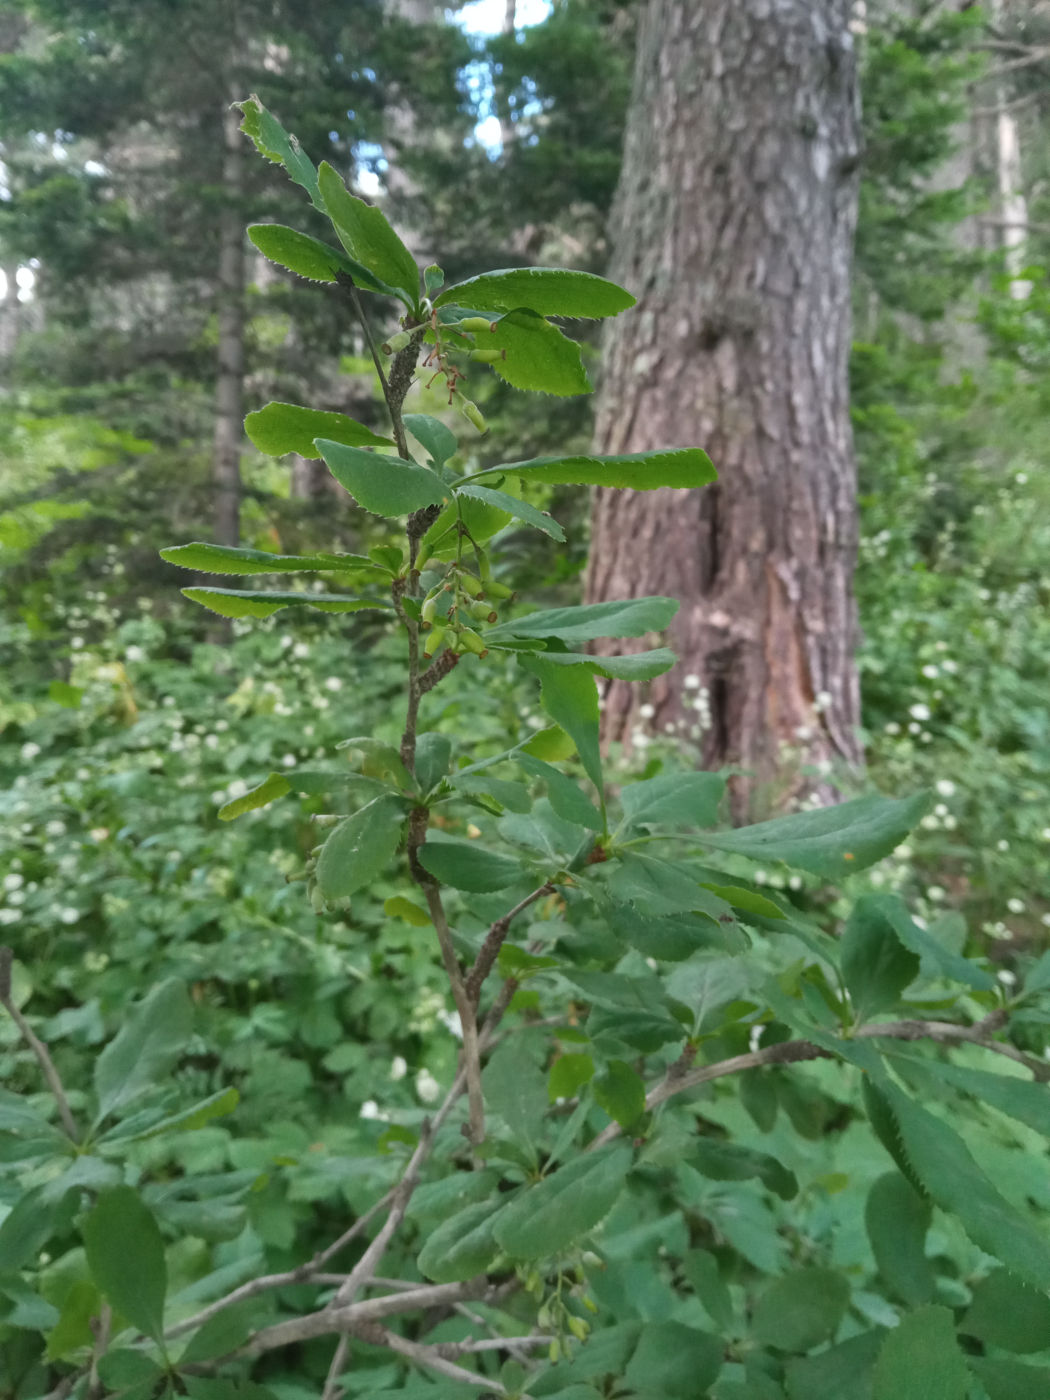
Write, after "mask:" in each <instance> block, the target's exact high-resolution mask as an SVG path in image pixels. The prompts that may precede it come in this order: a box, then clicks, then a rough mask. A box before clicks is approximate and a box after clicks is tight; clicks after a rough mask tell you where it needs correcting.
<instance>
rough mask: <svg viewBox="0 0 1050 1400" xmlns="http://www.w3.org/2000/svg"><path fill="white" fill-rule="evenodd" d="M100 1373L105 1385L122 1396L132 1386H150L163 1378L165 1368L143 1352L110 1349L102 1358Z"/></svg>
mask: <svg viewBox="0 0 1050 1400" xmlns="http://www.w3.org/2000/svg"><path fill="white" fill-rule="evenodd" d="M98 1373H99V1375H100V1377H101V1378H102V1380H103V1381H104V1382H105V1384H106V1385H107V1386H108V1387H109V1388H110V1389H111V1390H114V1391H120V1392H121V1394H123V1392H124V1391H125V1390H127V1389H128V1388H129V1387H131V1386H146V1385H148V1386H150V1387H151V1388H152V1387H153V1386H154V1385H155V1384H156V1382H157V1381H158V1380H159V1379H160V1378H161V1376H163V1374H164V1371H163V1368H162V1367H161V1366H160V1365H159V1364H158V1363H157V1362H156V1361H154V1360H153V1358H152V1357H150V1356H146V1355H145V1354H144V1353H143V1352H141V1351H133V1350H132V1348H131V1347H117V1348H112V1347H111V1348H110V1349H109V1350H107V1352H106V1354H105V1355H104V1356H103V1357H101V1358H100V1360H99V1363H98Z"/></svg>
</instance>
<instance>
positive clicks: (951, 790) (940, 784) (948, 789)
mask: <svg viewBox="0 0 1050 1400" xmlns="http://www.w3.org/2000/svg"><path fill="white" fill-rule="evenodd" d="M934 786H935V787H936V789H937V792H938V793H939V794H940V796H941V797H954V796H955V784H954V783H953V782H952V780H951V778H938V779H937V782H936V783H935V784H934Z"/></svg>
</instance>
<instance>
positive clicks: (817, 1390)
mask: <svg viewBox="0 0 1050 1400" xmlns="http://www.w3.org/2000/svg"><path fill="white" fill-rule="evenodd" d="M885 1335H886V1334H885V1333H884V1332H882V1331H879V1330H875V1329H872V1331H870V1332H862V1333H861V1334H860V1336H858V1337H850V1339H849V1340H848V1341H845V1342H840V1343H839V1344H838V1346H834V1347H829V1348H828V1350H827V1351H822V1352H820V1354H819V1355H817V1356H809V1357H806V1358H805V1359H804V1360H798V1361H789V1362H788V1364H787V1393H788V1397H789V1400H871V1373H872V1371H873V1369H874V1366H875V1360H876V1358H877V1357H878V1354H879V1348H880V1347H881V1345H882V1339H883V1337H884V1336H885Z"/></svg>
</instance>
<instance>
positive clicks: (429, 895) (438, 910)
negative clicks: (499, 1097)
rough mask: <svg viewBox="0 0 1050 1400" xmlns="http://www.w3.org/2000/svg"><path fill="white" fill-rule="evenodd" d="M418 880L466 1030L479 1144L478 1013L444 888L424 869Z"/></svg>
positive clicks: (470, 1104)
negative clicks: (456, 945) (444, 901)
mask: <svg viewBox="0 0 1050 1400" xmlns="http://www.w3.org/2000/svg"><path fill="white" fill-rule="evenodd" d="M417 883H419V884H420V885H421V888H422V890H423V894H424V897H425V898H426V901H427V909H428V910H429V911H430V918H431V922H432V923H433V925H434V927H435V929H436V930H437V936H438V944H439V946H440V948H441V959H442V962H443V963H444V964H445V971H446V973H447V974H448V980H449V983H450V984H451V986H452V997H453V1000H454V1001H455V1003H456V1010H457V1011H458V1012H459V1023H460V1027H461V1029H462V1032H463V1070H464V1073H465V1074H466V1077H467V1108H468V1113H469V1115H470V1140H471V1142H472V1144H473V1145H474V1146H475V1147H477V1146H478V1144H479V1143H481V1142H483V1141H484V1138H485V1100H484V1097H483V1095H482V1092H481V1050H480V1043H479V1040H478V1021H477V1013H476V1011H475V1007H474V1003H473V1001H472V1000H471V998H470V996H469V995H468V994H467V988H466V984H465V982H464V980H463V969H462V968H461V967H460V965H459V958H458V957H457V956H456V950H455V948H454V947H453V945H452V930H451V929H450V928H449V926H448V919H447V917H446V915H445V906H444V905H443V904H442V902H441V891H440V890H439V888H438V886H437V883H436V882H435V881H434V880H433V879H431V877H430V876H429V875H427V874H426V872H423V879H422V880H418V877H417Z"/></svg>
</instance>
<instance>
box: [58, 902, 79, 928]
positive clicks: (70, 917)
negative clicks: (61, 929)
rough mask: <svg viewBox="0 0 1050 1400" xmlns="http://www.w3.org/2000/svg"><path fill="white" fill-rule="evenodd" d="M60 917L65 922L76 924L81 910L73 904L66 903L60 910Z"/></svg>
mask: <svg viewBox="0 0 1050 1400" xmlns="http://www.w3.org/2000/svg"><path fill="white" fill-rule="evenodd" d="M58 917H59V920H60V922H61V923H63V924H75V923H76V922H77V920H78V919H79V918H80V910H79V909H74V908H73V907H72V905H68V904H67V905H66V907H65V908H64V909H60V910H59V911H58Z"/></svg>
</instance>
